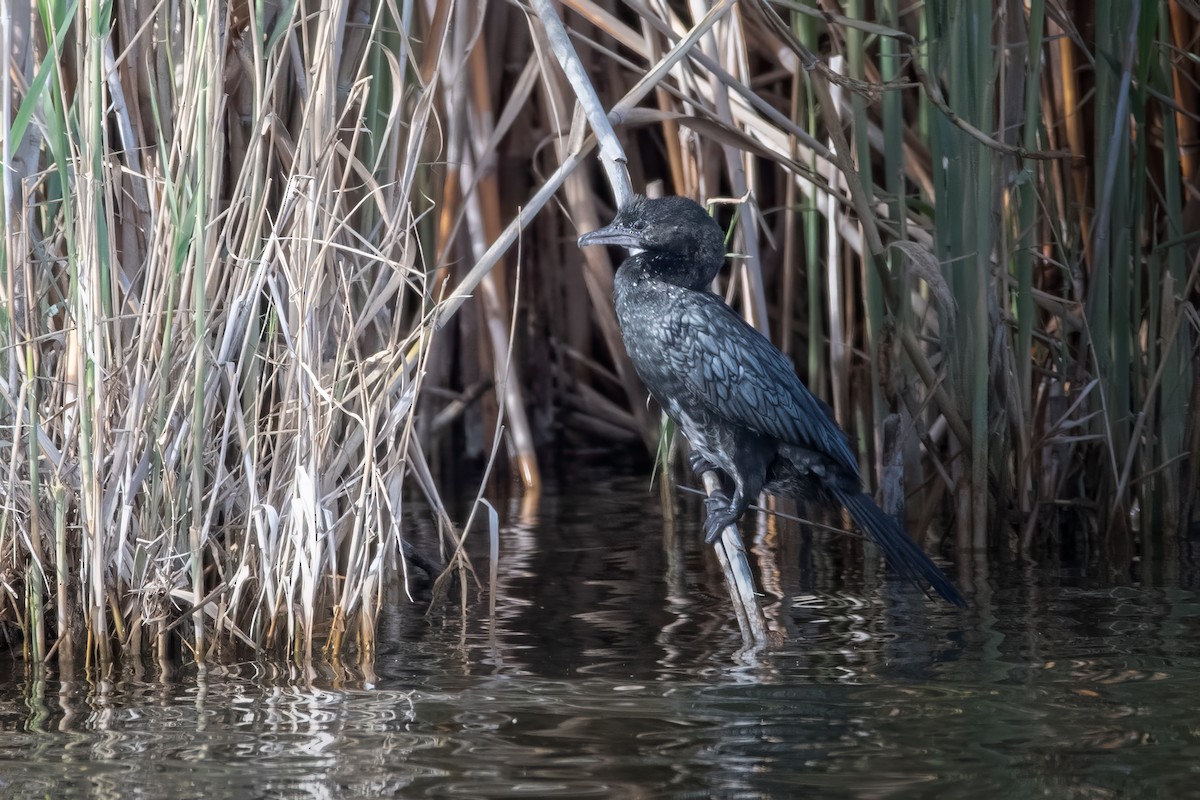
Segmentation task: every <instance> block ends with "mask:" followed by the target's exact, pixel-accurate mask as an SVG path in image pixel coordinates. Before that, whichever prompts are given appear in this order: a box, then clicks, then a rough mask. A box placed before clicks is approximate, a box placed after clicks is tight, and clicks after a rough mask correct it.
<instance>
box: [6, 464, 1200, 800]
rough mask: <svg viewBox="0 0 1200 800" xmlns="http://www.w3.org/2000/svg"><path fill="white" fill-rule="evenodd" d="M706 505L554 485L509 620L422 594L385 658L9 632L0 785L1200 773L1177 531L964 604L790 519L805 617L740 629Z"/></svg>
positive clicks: (577, 786)
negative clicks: (80, 650)
mask: <svg viewBox="0 0 1200 800" xmlns="http://www.w3.org/2000/svg"><path fill="white" fill-rule="evenodd" d="M513 516H514V517H515V514H514V515H513ZM698 520H699V512H698V511H697V510H696V508H695V506H694V505H688V504H685V505H684V508H683V511H682V514H681V515H680V522H679V524H678V525H677V526H676V528H675V529H674V531H673V532H672V531H671V530H670V529H669V527H668V530H667V532H666V534H664V525H663V523H662V519H661V514H660V511H659V505H658V500H657V496H656V495H653V494H647V492H646V490H645V481H644V479H641V480H633V481H624V482H618V483H616V484H603V485H599V486H596V485H593V486H590V487H589V488H587V489H581V490H579V491H577V492H575V493H574V494H570V495H566V494H564V495H559V496H557V497H551V498H547V499H546V500H545V501H544V502H543V503H542V504H541V506H540V508H539V510H538V517H537V519H536V520H532V519H528V520H526V522H525V523H520V522H513V523H512V524H511V525H510V526H509V527H507V528H505V530H504V539H503V545H502V551H501V568H500V575H501V580H500V587H499V594H498V612H497V618H496V620H495V621H494V623H490V622H489V620H488V619H487V602H486V598H484V599H483V600H481V601H480V602H478V603H476V604H475V606H474V608H473V609H472V612H471V615H470V617H469V618H468V619H467V620H465V622H464V621H463V620H462V619H460V617H459V615H458V612H457V610H456V609H453V608H451V609H447V610H445V611H443V612H442V613H439V614H436V615H434V616H432V617H425V616H421V615H420V614H419V610H418V609H416V608H415V607H413V606H410V605H406V604H405V605H398V607H397V611H396V613H393V614H391V615H390V616H389V618H388V620H387V622H386V624H385V626H384V629H383V631H382V634H381V638H382V642H381V652H380V657H379V659H378V663H377V667H376V672H377V674H376V676H375V677H374V679H373V680H372V681H370V682H367V681H365V680H364V679H362V677H361V676H355V677H349V678H346V677H339V675H338V674H336V673H335V672H334V671H333V670H331V669H324V670H319V671H318V674H317V675H316V676H315V677H312V678H311V679H307V678H306V679H301V677H300V676H299V675H298V674H297V673H295V672H288V671H286V670H268V669H265V668H263V667H260V666H256V665H252V664H244V665H237V666H233V667H222V668H209V669H208V670H206V671H203V672H200V671H198V670H197V668H196V667H194V666H187V667H183V668H181V669H180V670H178V671H177V672H176V673H175V674H173V675H171V676H169V677H163V676H161V675H159V674H158V673H156V672H154V671H153V670H148V671H147V672H145V673H143V674H142V677H141V678H140V679H136V678H134V677H133V676H132V673H130V672H128V671H127V672H126V673H124V674H123V676H122V677H119V678H117V679H116V680H114V681H113V682H111V683H106V684H94V683H86V682H74V683H64V682H62V681H60V680H58V679H57V678H56V677H50V678H47V679H45V680H42V681H37V680H35V679H33V678H31V677H30V675H29V674H28V673H26V672H24V670H23V668H22V667H21V666H20V665H19V664H16V663H10V662H8V661H7V657H4V658H5V660H4V661H3V662H0V797H53V798H74V797H105V798H107V797H113V798H121V799H122V800H128V799H131V798H219V797H232V798H260V797H261V798H341V797H390V796H405V797H468V798H476V797H479V798H490V797H622V798H628V797H681V798H683V797H696V798H708V797H721V798H738V797H746V798H758V797H784V798H786V797H822V798H826V797H830V798H838V797H854V798H898V797H905V798H908V797H936V798H959V797H961V798H968V797H969V798H981V797H982V798H1031V797H1055V798H1057V797H1068V798H1109V797H1114V798H1115V797H1138V798H1150V797H1171V798H1175V797H1187V796H1196V792H1197V791H1198V790H1197V789H1196V788H1195V787H1196V786H1197V784H1198V781H1200V713H1198V711H1200V680H1198V678H1200V648H1198V647H1197V645H1196V642H1197V633H1198V631H1197V629H1198V628H1200V598H1198V597H1197V594H1196V592H1195V591H1194V588H1193V587H1194V586H1195V585H1196V575H1197V571H1196V569H1195V567H1194V566H1193V567H1189V566H1188V565H1187V564H1186V563H1183V561H1182V560H1181V559H1179V558H1178V557H1166V558H1158V559H1157V560H1156V561H1155V562H1154V563H1143V564H1142V565H1141V569H1140V573H1141V574H1144V575H1149V576H1153V577H1154V579H1155V580H1154V585H1153V586H1146V585H1139V584H1136V583H1131V582H1130V581H1129V580H1128V579H1120V580H1116V581H1114V580H1113V579H1112V578H1106V577H1100V576H1097V575H1096V574H1094V573H1095V572H1096V570H1095V569H1094V568H1092V567H1088V568H1084V567H1080V566H1078V565H1075V566H1070V567H1067V566H1055V567H1050V568H1046V567H1039V566H1033V565H1028V564H1022V565H1016V566H1008V567H1001V568H997V567H993V572H992V573H991V574H990V575H980V574H979V573H978V572H977V573H975V576H974V577H975V580H973V581H971V584H972V585H969V586H968V585H966V584H967V582H966V581H965V580H964V579H965V578H967V577H969V576H968V575H967V574H966V573H963V574H961V575H959V576H958V577H959V579H960V583H961V585H963V588H964V589H965V590H967V591H966V592H965V593H966V594H968V596H969V597H970V599H971V602H972V606H971V608H970V609H968V610H967V611H964V612H959V611H957V610H954V609H951V608H948V607H946V606H943V605H938V604H934V603H931V602H928V601H926V600H924V599H923V598H922V597H920V596H919V595H917V594H915V593H914V592H912V591H910V590H908V589H906V588H904V587H901V586H898V585H894V584H893V583H892V582H889V581H887V580H885V579H884V578H885V576H883V575H881V574H879V572H878V571H876V570H870V571H868V574H863V571H862V569H861V567H860V563H861V562H860V561H859V560H858V559H857V558H856V555H855V547H854V543H853V542H851V541H849V540H844V539H835V540H832V541H831V540H829V539H827V538H823V537H818V538H816V539H814V540H813V541H812V542H808V541H806V540H805V538H804V537H803V536H801V535H799V534H798V533H797V532H796V531H795V530H794V529H792V528H788V529H786V530H784V531H783V532H780V533H778V534H777V533H776V532H774V531H772V530H770V529H767V530H766V531H765V533H764V536H765V537H766V540H767V542H766V543H764V544H761V545H759V546H758V547H756V548H755V553H754V554H753V558H754V560H755V563H756V568H758V569H760V570H761V571H762V574H763V575H765V576H766V580H764V584H765V591H766V602H767V605H768V606H769V607H770V608H769V610H770V614H771V616H772V618H773V622H774V624H775V625H776V626H778V627H779V628H781V629H785V630H787V632H788V636H789V638H788V642H787V644H786V645H785V646H784V647H783V648H781V649H777V650H772V651H768V652H759V653H749V654H742V655H740V656H739V655H737V654H738V651H739V649H740V648H741V637H740V635H739V633H738V630H737V626H736V624H735V623H734V622H733V620H732V618H731V615H730V612H729V610H728V601H727V600H726V599H725V598H724V589H723V586H722V583H721V579H720V575H719V573H718V572H717V571H716V569H715V567H714V564H713V562H712V560H711V559H710V558H709V557H707V555H706V554H705V553H704V552H703V551H702V549H701V547H700V545H699V544H698V539H699V535H698V532H697V528H698V525H697V522H698ZM776 536H778V539H779V544H778V545H777V546H776V545H774V544H769V542H770V541H771V540H773V539H774V538H775V537H776ZM476 564H477V567H478V568H479V569H480V572H481V574H484V575H486V572H487V568H486V559H485V558H478V559H476ZM974 568H975V569H979V568H980V567H979V565H975V567H974Z"/></svg>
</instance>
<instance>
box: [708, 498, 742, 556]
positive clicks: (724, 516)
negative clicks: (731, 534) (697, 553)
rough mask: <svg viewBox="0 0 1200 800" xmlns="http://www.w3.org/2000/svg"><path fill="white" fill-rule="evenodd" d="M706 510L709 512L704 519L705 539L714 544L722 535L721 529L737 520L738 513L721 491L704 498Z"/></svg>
mask: <svg viewBox="0 0 1200 800" xmlns="http://www.w3.org/2000/svg"><path fill="white" fill-rule="evenodd" d="M704 510H705V511H706V512H707V513H708V516H707V518H706V519H705V520H704V541H705V543H706V544H712V543H713V542H715V541H716V540H717V538H718V537H720V535H721V531H723V530H725V528H727V527H728V526H730V525H732V524H733V523H734V522H736V521H737V515H736V514H735V513H734V512H733V508H732V506H731V504H730V502H729V498H728V497H726V496H725V495H724V494H722V493H720V492H714V493H713V494H711V495H709V496H708V497H707V498H706V499H705V500H704Z"/></svg>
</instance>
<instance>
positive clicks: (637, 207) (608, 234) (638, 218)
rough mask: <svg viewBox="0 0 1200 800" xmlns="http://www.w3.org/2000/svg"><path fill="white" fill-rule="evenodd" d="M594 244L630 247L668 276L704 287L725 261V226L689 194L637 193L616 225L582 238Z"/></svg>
mask: <svg viewBox="0 0 1200 800" xmlns="http://www.w3.org/2000/svg"><path fill="white" fill-rule="evenodd" d="M593 244H615V245H619V246H621V247H624V248H627V249H628V250H629V254H630V255H631V256H640V257H641V261H642V262H643V263H644V264H645V265H646V267H647V268H648V269H649V270H650V271H652V272H653V273H654V274H655V275H657V276H658V277H659V278H661V279H662V280H665V281H667V282H669V283H673V284H676V285H678V286H684V287H686V288H689V289H696V290H698V291H706V290H707V289H708V288H709V285H710V284H711V283H712V281H713V278H715V277H716V276H717V273H718V272H719V271H720V270H721V265H722V264H724V263H725V236H724V234H723V233H722V232H721V226H720V225H718V224H717V223H716V221H715V220H714V219H713V218H712V217H710V216H709V215H708V212H707V211H705V210H704V208H703V207H702V206H700V205H699V204H698V203H696V202H695V201H693V200H689V199H688V198H686V197H658V198H649V197H642V196H640V195H639V196H637V197H635V198H634V199H633V200H632V201H630V202H629V203H627V204H626V205H625V206H624V207H623V208H621V210H620V211H618V212H617V216H616V219H614V220H613V221H612V223H611V224H610V225H606V226H605V227H603V228H599V229H597V230H594V231H592V232H591V233H585V234H584V235H583V236H580V237H579V246H580V247H586V246H587V245H593Z"/></svg>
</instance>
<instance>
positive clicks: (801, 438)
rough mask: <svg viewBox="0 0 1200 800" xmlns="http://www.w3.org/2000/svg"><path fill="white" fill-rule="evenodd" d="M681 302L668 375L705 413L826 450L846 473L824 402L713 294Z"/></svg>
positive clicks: (842, 448) (850, 458) (850, 461)
mask: <svg viewBox="0 0 1200 800" xmlns="http://www.w3.org/2000/svg"><path fill="white" fill-rule="evenodd" d="M694 298H695V299H696V300H697V301H698V302H690V303H687V304H686V306H685V307H684V308H682V309H681V318H680V320H679V323H680V325H679V330H681V331H685V332H686V334H685V335H683V336H680V337H677V338H675V342H674V346H675V348H677V350H678V352H677V354H676V355H677V363H676V365H675V366H676V367H677V368H678V369H679V371H678V372H677V373H676V376H675V377H676V379H677V380H681V381H682V382H683V383H684V384H685V385H686V387H687V390H688V391H689V393H690V394H691V396H692V397H694V398H696V399H697V400H699V401H700V402H701V403H703V404H704V405H705V406H707V408H708V410H710V411H711V412H712V413H713V414H716V415H718V416H720V417H723V418H725V419H728V420H730V421H731V422H734V423H736V424H738V425H741V426H743V427H745V428H748V429H750V430H752V431H754V432H756V433H758V434H762V435H766V436H771V437H773V438H775V439H778V440H780V441H781V442H784V443H787V444H792V445H797V446H800V447H804V448H807V449H810V450H817V451H819V452H822V453H826V454H827V455H829V456H830V457H831V458H832V459H834V460H835V461H836V462H838V464H839V465H840V466H841V467H843V468H844V469H845V470H847V471H848V472H850V473H851V474H853V475H855V476H857V475H858V462H857V460H856V459H855V457H854V453H853V452H852V451H851V449H850V443H849V441H848V440H847V439H846V434H845V433H843V432H842V430H841V429H840V428H839V427H838V425H837V423H836V422H834V420H833V417H832V415H831V414H830V412H829V410H828V407H827V406H826V405H825V404H824V403H822V402H821V401H820V400H818V399H817V398H816V397H814V396H813V395H812V393H811V392H809V391H808V389H807V388H806V387H805V386H804V384H803V383H802V382H801V381H800V378H799V377H797V376H796V370H795V367H793V366H792V362H791V361H789V360H788V359H787V357H786V356H785V355H783V353H781V352H779V350H777V349H776V348H775V346H774V345H772V344H771V342H770V341H768V340H767V338H766V337H765V336H763V335H762V334H761V333H759V332H758V331H757V330H755V329H754V328H752V327H751V326H750V325H749V324H748V323H747V322H746V321H745V320H743V319H742V318H741V317H739V316H738V315H737V314H736V313H735V312H734V311H733V309H731V308H730V307H729V306H727V305H726V304H725V303H724V302H723V301H722V300H721V299H720V298H718V297H717V296H715V295H709V294H696V295H695V296H694Z"/></svg>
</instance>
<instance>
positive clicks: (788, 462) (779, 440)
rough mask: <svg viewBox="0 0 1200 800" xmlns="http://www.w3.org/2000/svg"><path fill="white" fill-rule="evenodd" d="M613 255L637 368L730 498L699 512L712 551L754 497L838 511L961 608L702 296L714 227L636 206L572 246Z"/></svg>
mask: <svg viewBox="0 0 1200 800" xmlns="http://www.w3.org/2000/svg"><path fill="white" fill-rule="evenodd" d="M594 244H610V245H619V246H621V247H625V248H627V249H628V250H629V257H628V258H626V259H625V261H624V262H623V263H622V264H621V267H620V269H618V270H617V276H616V280H615V287H616V288H615V291H614V299H615V301H616V309H617V320H618V322H619V323H620V326H621V335H622V338H623V339H624V340H625V347H626V349H627V350H628V351H629V357H630V359H631V360H632V361H633V366H634V368H635V369H636V370H637V373H638V375H639V376H640V377H641V379H642V382H643V383H645V384H646V388H648V389H649V390H650V394H652V395H653V396H654V399H655V400H657V401H658V402H659V404H660V405H661V406H662V407H663V408H664V409H665V410H666V412H667V414H668V415H669V416H670V417H671V419H673V420H675V422H676V424H678V425H679V427H680V428H681V429H682V430H683V433H684V435H685V436H687V438H688V442H690V443H691V446H692V448H693V451H692V454H691V463H692V468H693V469H694V470H695V471H696V472H697V474H699V473H702V472H704V471H707V470H709V469H715V470H716V471H717V472H718V474H720V475H722V477H723V479H724V485H725V486H726V487H728V486H729V485H730V484H732V487H733V497H732V499H730V498H729V497H728V496H727V495H726V494H724V493H716V494H713V495H712V496H710V497H709V498H708V500H707V501H706V503H705V506H706V509H707V511H708V519H707V520H706V521H705V525H704V530H705V539H706V541H708V542H709V543H710V544H711V543H712V542H713V541H715V540H716V538H717V536H719V535H720V532H721V531H722V530H723V529H724V528H725V527H726V526H727V525H729V524H731V523H734V522H736V521H737V520H738V519H740V518H741V516H742V514H743V513H745V511H746V509H747V507H748V506H749V505H750V503H751V502H752V501H753V500H754V499H755V498H756V497H757V496H758V494H759V492H760V491H764V490H765V491H767V492H770V493H771V494H778V495H786V496H789V497H795V498H798V499H802V500H809V501H815V502H817V503H819V504H821V505H823V506H827V507H830V508H837V507H838V506H842V507H844V508H845V509H846V510H847V511H849V512H850V516H851V517H852V518H853V519H854V521H855V523H857V524H858V526H859V527H861V528H862V529H863V530H864V531H865V532H866V534H867V536H868V537H869V538H870V539H871V541H873V542H875V544H876V545H878V546H879V548H880V549H881V550H883V553H884V555H885V557H886V558H887V561H888V563H890V564H891V565H892V567H893V568H894V569H895V570H896V571H897V572H898V573H900V575H902V576H903V577H905V578H907V579H908V580H910V581H912V582H913V583H914V584H916V585H917V586H919V587H924V585H925V584H926V583H928V584H929V585H930V586H932V587H933V588H934V590H936V591H937V593H938V594H940V595H941V596H942V597H944V598H945V599H946V600H948V601H949V602H951V603H954V604H955V605H959V606H962V605H965V601H964V600H963V598H962V596H961V595H960V594H959V593H958V590H957V589H955V588H954V585H953V584H952V583H951V582H950V579H949V578H947V577H946V576H945V575H944V574H943V573H942V571H941V570H940V569H938V568H937V566H935V565H934V563H933V562H932V561H930V560H929V557H928V556H927V555H925V553H924V552H923V551H922V550H921V548H920V547H918V546H917V544H916V542H914V541H913V540H912V539H910V538H909V537H908V535H907V534H906V533H905V532H904V531H903V529H901V527H900V525H899V524H898V523H897V522H896V521H895V520H894V519H892V518H891V517H889V516H888V515H886V514H884V513H883V511H882V510H880V508H879V507H878V506H876V505H875V503H874V502H873V501H872V500H871V498H869V497H868V496H867V495H865V494H863V491H862V479H861V478H860V476H859V473H858V462H857V460H856V459H855V457H854V453H853V452H852V451H851V449H850V443H849V441H848V440H847V438H846V434H845V433H843V432H842V430H841V428H839V427H838V425H837V423H836V422H834V420H833V417H832V415H831V413H830V411H829V408H828V406H826V405H825V404H824V403H822V402H821V401H820V400H818V399H817V398H816V397H814V396H813V395H812V394H811V393H810V392H809V391H808V389H807V388H806V387H805V386H804V384H803V383H801V381H800V379H799V378H798V377H796V372H795V370H794V369H793V367H792V364H791V362H790V361H788V359H787V357H786V356H784V355H783V353H781V352H779V350H777V349H776V348H775V346H774V345H772V344H771V342H770V341H769V340H767V338H766V337H764V336H763V335H762V334H761V333H759V332H758V331H757V330H755V329H754V328H752V327H751V326H750V325H749V324H747V323H746V322H745V321H744V320H743V319H742V318H741V317H739V316H738V315H737V314H736V313H734V311H733V309H731V308H730V307H729V306H727V305H726V304H725V303H724V301H722V299H721V298H719V297H718V296H716V295H715V294H713V293H712V292H711V291H710V286H711V285H712V281H713V278H715V277H716V275H717V272H718V271H720V269H721V266H722V264H724V262H725V238H724V236H723V235H722V232H721V228H720V226H719V225H717V223H716V222H715V221H714V220H713V218H712V217H710V216H709V215H708V213H707V212H705V210H704V209H703V208H702V207H701V206H699V205H698V204H697V203H695V202H693V201H691V200H689V199H687V198H685V197H664V198H661V199H648V198H645V197H637V198H635V199H634V200H633V201H632V202H630V203H629V204H627V205H626V206H625V207H624V208H622V209H621V210H620V211H619V212H618V213H617V217H616V219H614V220H613V222H612V224H611V225H609V226H607V227H604V228H600V229H599V230H596V231H592V232H591V233H588V234H584V235H583V236H581V237H580V238H579V245H580V247H583V246H586V245H594Z"/></svg>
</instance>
